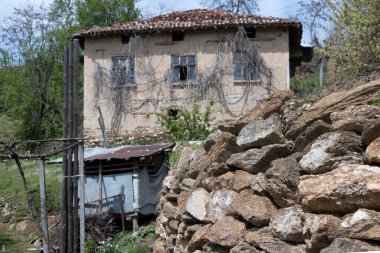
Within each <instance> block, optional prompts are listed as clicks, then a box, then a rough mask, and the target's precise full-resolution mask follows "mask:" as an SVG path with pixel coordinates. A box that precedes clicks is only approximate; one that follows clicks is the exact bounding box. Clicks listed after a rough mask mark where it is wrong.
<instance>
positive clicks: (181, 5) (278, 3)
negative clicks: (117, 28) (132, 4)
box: [0, 0, 299, 21]
mask: <svg viewBox="0 0 380 253" xmlns="http://www.w3.org/2000/svg"><path fill="white" fill-rule="evenodd" d="M298 1H299V0H258V5H259V9H260V10H259V12H258V14H259V15H263V16H274V17H282V18H287V17H289V16H294V15H295V13H296V11H297V9H298ZM51 2H52V0H12V1H10V0H0V6H1V8H0V21H3V20H4V19H5V18H6V17H7V16H10V15H12V10H13V8H22V7H23V6H26V5H28V4H33V5H39V4H42V3H44V4H49V3H51ZM200 2H201V0H139V1H138V7H139V8H140V9H141V11H142V12H143V13H147V14H151V15H152V14H158V12H159V11H160V9H162V7H163V6H165V8H163V10H164V11H165V12H166V11H173V10H188V9H195V8H202V6H201V4H200Z"/></svg>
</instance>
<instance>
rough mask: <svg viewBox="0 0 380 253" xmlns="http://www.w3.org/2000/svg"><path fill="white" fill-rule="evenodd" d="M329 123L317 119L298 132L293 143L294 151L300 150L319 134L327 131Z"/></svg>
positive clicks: (329, 127) (329, 126)
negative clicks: (300, 132)
mask: <svg viewBox="0 0 380 253" xmlns="http://www.w3.org/2000/svg"><path fill="white" fill-rule="evenodd" d="M330 129H331V125H330V124H328V123H326V122H325V121H323V120H317V121H315V122H314V123H313V124H311V125H310V126H309V127H308V128H306V130H305V131H304V132H303V133H302V134H300V135H299V136H298V137H297V139H296V140H295V143H294V151H295V152H302V151H303V150H304V148H305V147H306V146H307V145H308V144H309V143H311V142H313V141H314V140H315V139H316V138H318V137H319V136H320V135H322V134H324V133H327V132H329V131H330Z"/></svg>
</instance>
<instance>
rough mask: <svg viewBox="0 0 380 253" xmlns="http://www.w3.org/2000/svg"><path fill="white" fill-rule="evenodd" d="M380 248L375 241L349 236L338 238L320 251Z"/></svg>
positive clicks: (329, 252)
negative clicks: (350, 237)
mask: <svg viewBox="0 0 380 253" xmlns="http://www.w3.org/2000/svg"><path fill="white" fill-rule="evenodd" d="M378 250H380V246H379V245H376V244H374V243H370V242H366V241H361V240H355V239H348V238H336V239H334V241H333V242H332V243H331V244H330V246H329V247H327V248H324V249H322V250H321V252H320V253H347V252H359V251H378Z"/></svg>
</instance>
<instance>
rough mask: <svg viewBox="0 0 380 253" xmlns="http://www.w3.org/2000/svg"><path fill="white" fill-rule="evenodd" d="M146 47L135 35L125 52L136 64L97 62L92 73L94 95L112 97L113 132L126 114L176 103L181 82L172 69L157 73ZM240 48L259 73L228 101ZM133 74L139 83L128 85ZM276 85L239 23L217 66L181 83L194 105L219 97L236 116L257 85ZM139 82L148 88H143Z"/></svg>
mask: <svg viewBox="0 0 380 253" xmlns="http://www.w3.org/2000/svg"><path fill="white" fill-rule="evenodd" d="M147 51H148V50H147V48H146V45H145V44H144V41H143V39H142V38H141V37H139V36H134V37H131V38H130V41H129V43H128V44H127V45H126V46H125V47H124V49H123V51H122V52H120V54H121V55H126V56H128V57H131V58H132V59H133V60H134V64H135V65H134V68H130V66H129V64H130V63H128V64H126V65H127V66H126V67H125V69H124V70H123V72H122V73H121V72H117V71H116V72H115V70H114V69H113V70H112V69H109V68H106V67H104V66H101V64H99V63H98V64H96V67H95V70H94V75H93V77H94V85H95V99H96V100H101V97H109V98H111V100H112V107H113V115H112V120H111V130H112V132H114V133H115V134H118V133H119V130H120V126H121V123H122V122H123V117H124V116H125V115H126V114H128V113H134V112H137V111H138V110H140V109H141V108H142V107H144V106H148V105H150V106H152V107H153V108H154V110H155V111H157V110H158V109H159V106H158V104H159V102H160V101H172V99H173V96H172V94H173V90H174V89H175V87H178V83H175V82H174V81H173V80H174V78H173V71H172V69H168V70H166V71H165V72H163V73H162V72H161V73H158V72H157V71H156V69H158V67H159V66H154V65H153V64H152V59H151V57H148V56H147V55H149V54H148V53H147ZM235 52H242V55H243V57H244V58H243V61H244V62H245V63H247V64H249V65H250V66H253V67H254V69H252V71H256V72H257V75H255V76H253V75H248V78H245V79H244V93H243V94H242V96H241V97H240V98H239V99H236V100H235V101H228V99H226V94H225V87H226V86H227V85H226V84H227V83H226V81H227V80H231V79H232V80H233V78H234V65H235V63H234V61H233V60H232V59H233V57H234V53H235ZM129 71H133V72H134V73H131V72H129ZM132 75H133V76H134V78H135V83H128V80H127V81H126V80H125V78H126V77H130V76H132ZM272 84H273V74H272V70H271V69H270V68H269V67H268V66H267V65H266V63H265V62H264V60H263V59H262V57H261V51H260V48H259V47H258V46H257V44H256V42H254V41H251V40H250V39H249V38H248V37H247V35H246V32H245V30H244V28H243V27H239V28H238V31H237V32H236V34H235V36H233V37H231V38H226V39H225V40H223V41H221V42H219V43H218V45H217V50H216V61H215V63H214V65H213V66H212V67H210V68H208V69H202V70H201V69H199V68H198V70H197V73H196V79H195V80H186V81H181V83H180V86H181V87H182V88H183V90H184V92H186V96H185V97H186V99H187V100H188V102H189V103H191V102H192V101H194V98H196V99H197V101H200V100H217V101H219V102H220V104H221V105H222V107H223V108H224V110H225V111H226V112H227V113H228V114H229V115H231V116H233V117H237V116H239V115H241V113H243V111H244V110H245V107H246V105H247V102H248V98H249V97H250V95H251V94H252V90H253V87H256V86H260V87H262V88H264V89H265V90H266V91H267V93H268V94H270V93H271V91H272V89H273V85H272ZM137 86H139V88H137ZM140 86H141V87H144V88H143V89H141V87H140ZM137 101H139V102H137ZM241 102H243V106H242V107H241V110H240V111H239V112H238V113H236V112H235V113H234V112H233V111H232V110H231V109H230V108H231V106H232V105H234V104H237V103H241Z"/></svg>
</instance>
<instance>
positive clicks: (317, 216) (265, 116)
mask: <svg viewBox="0 0 380 253" xmlns="http://www.w3.org/2000/svg"><path fill="white" fill-rule="evenodd" d="M379 89H380V81H379V80H378V81H375V82H372V83H369V84H366V85H363V86H360V87H357V88H355V89H354V90H351V91H349V92H346V93H340V94H331V95H330V96H328V97H326V98H324V99H322V100H320V101H319V102H317V103H316V104H313V105H307V104H303V103H302V102H301V101H298V100H296V99H295V98H294V97H293V95H292V94H291V93H290V92H282V93H277V94H274V95H273V96H272V97H271V98H269V99H268V100H265V101H263V102H261V103H260V104H258V105H257V106H256V107H255V108H253V109H252V110H251V111H250V112H249V113H248V114H246V115H245V116H242V117H240V118H239V119H237V120H230V121H226V122H223V123H222V124H220V126H219V130H218V131H217V132H216V133H215V134H213V135H212V136H210V137H209V139H208V140H207V141H206V143H205V145H204V148H205V150H201V151H200V150H195V151H194V150H192V149H190V148H185V149H184V150H183V152H182V155H181V157H180V159H179V161H178V163H177V165H176V166H175V167H174V168H172V169H171V171H170V174H169V176H168V177H167V178H166V179H165V182H164V190H163V192H162V197H161V201H160V204H159V205H158V212H159V213H160V215H159V217H158V219H157V220H158V227H157V231H158V235H159V237H158V239H157V242H156V247H155V252H157V253H159V252H233V253H237V252H289V253H290V252H292V253H294V252H324V253H327V252H329V253H331V252H347V251H371V250H380V201H379V200H380V167H379V165H380V108H378V107H374V106H371V105H367V104H368V103H370V102H371V101H372V100H373V99H374V98H375V96H376V91H377V90H379Z"/></svg>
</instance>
